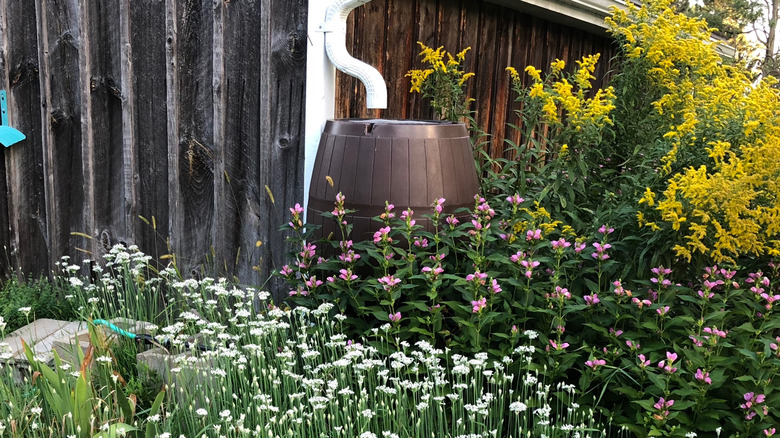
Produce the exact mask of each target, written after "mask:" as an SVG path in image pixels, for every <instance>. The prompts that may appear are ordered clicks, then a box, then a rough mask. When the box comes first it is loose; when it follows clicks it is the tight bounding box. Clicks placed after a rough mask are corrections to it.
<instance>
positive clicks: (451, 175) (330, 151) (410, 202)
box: [307, 119, 479, 241]
mask: <svg viewBox="0 0 780 438" xmlns="http://www.w3.org/2000/svg"><path fill="white" fill-rule="evenodd" d="M328 176H329V177H330V178H331V179H332V180H333V187H331V185H330V183H329V182H328V181H327V178H326V177H328ZM338 192H342V193H343V194H344V196H345V198H346V201H345V203H346V207H347V208H348V209H351V210H356V213H353V214H351V215H350V216H349V217H348V218H347V221H348V222H350V223H352V225H353V230H352V234H351V236H350V238H351V239H352V240H354V241H361V240H366V239H369V238H371V236H372V235H373V233H374V232H375V231H376V230H378V229H379V228H380V227H381V223H380V222H376V221H373V220H372V218H373V217H375V216H378V215H380V214H381V213H382V212H383V211H384V208H385V201H387V202H390V203H391V204H393V205H395V213H396V217H400V213H401V211H402V210H404V209H406V208H407V207H409V208H411V209H412V210H414V216H413V217H414V218H415V220H416V221H417V223H418V224H420V225H422V226H424V227H426V228H427V229H429V230H430V229H431V225H430V223H429V221H428V220H427V219H425V218H423V217H422V215H423V214H429V213H431V212H432V208H431V205H432V204H433V202H434V200H435V199H438V198H444V199H445V200H446V202H445V203H444V212H445V213H451V212H454V211H455V210H457V209H459V208H461V207H467V208H472V207H473V206H474V195H476V194H477V193H478V192H479V181H478V179H477V169H476V166H475V164H474V158H473V153H472V148H471V142H470V140H469V135H468V131H467V130H466V126H465V125H464V124H462V123H450V122H435V121H417V120H383V119H344V120H330V121H328V122H327V123H326V124H325V129H324V132H323V133H322V137H321V138H320V144H319V149H318V150H317V157H316V159H315V162H314V171H313V173H312V179H311V186H310V190H309V203H308V209H307V221H308V222H309V223H311V224H315V225H320V226H321V227H322V228H321V229H320V232H318V233H316V234H315V236H314V238H315V239H317V238H321V237H327V236H329V235H330V234H331V233H334V238H335V239H340V238H341V236H340V235H338V233H336V231H337V227H336V223H335V221H334V220H333V219H330V218H324V217H323V216H322V212H326V211H327V212H330V211H332V210H333V207H334V202H335V200H336V194H337V193H338Z"/></svg>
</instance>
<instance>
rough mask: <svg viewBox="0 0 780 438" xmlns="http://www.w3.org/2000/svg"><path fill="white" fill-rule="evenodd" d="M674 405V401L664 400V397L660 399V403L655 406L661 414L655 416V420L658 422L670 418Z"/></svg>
mask: <svg viewBox="0 0 780 438" xmlns="http://www.w3.org/2000/svg"><path fill="white" fill-rule="evenodd" d="M673 405H674V400H664V398H663V397H661V398H659V399H658V402H656V404H654V405H653V407H654V408H656V409H657V410H658V411H659V412H658V413H657V414H654V415H653V418H655V419H657V420H663V419H664V418H666V417H668V416H669V410H668V409H669V408H671V407H672V406H673Z"/></svg>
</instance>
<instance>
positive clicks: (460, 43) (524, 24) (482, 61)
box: [336, 0, 614, 157]
mask: <svg viewBox="0 0 780 438" xmlns="http://www.w3.org/2000/svg"><path fill="white" fill-rule="evenodd" d="M417 41H420V42H422V43H424V44H425V45H427V46H428V47H433V48H437V47H439V46H444V48H445V50H447V51H450V52H452V53H457V52H459V51H461V50H463V49H465V48H466V47H471V51H469V52H468V54H467V56H466V62H465V64H464V69H465V71H468V72H474V73H475V74H476V76H475V77H474V78H472V79H471V80H469V81H468V89H467V95H468V96H469V97H472V98H474V99H475V102H474V103H473V104H472V106H471V109H472V110H475V111H476V120H477V122H478V124H479V127H480V128H481V129H482V130H483V131H485V132H487V133H490V134H492V141H491V142H490V143H489V144H488V145H486V147H487V148H488V149H489V150H488V152H489V153H490V154H491V156H493V157H499V156H502V155H503V153H504V147H503V144H504V143H503V139H504V138H508V139H511V140H513V141H515V142H518V140H519V136H520V134H519V133H518V132H516V131H515V130H512V129H509V128H508V127H507V124H508V123H512V124H515V125H517V124H518V122H519V120H518V117H517V115H516V114H515V109H516V106H515V105H514V103H515V102H514V98H515V96H514V95H513V93H512V92H511V90H510V82H511V81H510V77H509V74H508V73H507V72H506V67H508V66H512V67H515V68H517V70H518V71H522V70H523V69H524V68H525V67H526V66H528V65H533V66H535V67H537V68H541V69H543V70H548V69H549V65H550V63H551V62H552V61H554V60H555V59H562V60H564V61H566V63H567V71H571V68H572V67H573V66H575V62H574V61H575V60H578V59H581V58H582V56H585V55H590V54H594V53H600V54H601V60H600V62H599V64H598V67H597V70H596V72H595V74H594V76H595V77H596V78H598V80H597V81H596V83H595V84H594V85H595V87H597V88H598V87H600V86H601V85H602V83H603V82H604V81H603V80H602V79H603V78H605V77H606V76H607V74H608V72H609V60H610V58H611V57H612V56H613V53H614V48H613V47H612V43H611V40H610V39H609V37H608V35H607V34H606V32H604V33H603V34H602V35H596V34H593V33H589V32H586V31H583V30H579V29H576V28H572V27H569V26H565V25H561V24H556V23H553V22H550V21H546V20H544V19H541V18H538V17H534V16H531V15H528V14H526V13H523V12H519V11H516V10H512V9H507V8H505V7H502V6H497V5H494V4H492V3H487V2H481V1H475V0H373V1H372V2H371V3H368V4H366V5H364V6H361V7H360V8H358V9H356V10H355V11H354V12H353V13H352V14H351V15H350V18H349V21H348V23H347V44H348V50H349V51H350V53H351V54H352V55H353V56H355V57H356V58H358V59H360V60H362V61H365V62H367V63H368V64H371V65H373V66H375V67H376V68H377V69H378V70H379V71H380V72H381V73H382V74H383V76H384V78H385V82H386V83H387V87H388V108H387V109H386V110H366V103H365V102H366V100H365V88H364V87H363V85H362V84H361V83H360V82H359V81H358V80H356V79H354V78H352V77H349V76H346V75H344V74H341V73H339V74H338V76H337V98H336V102H337V104H336V117H338V118H362V117H383V118H390V119H431V118H432V117H433V112H432V111H431V110H430V107H429V105H428V103H427V101H422V102H421V99H420V95H419V94H417V93H415V94H411V93H409V88H410V82H409V78H407V77H405V75H406V73H407V72H408V71H409V70H412V69H419V68H423V66H422V64H421V63H420V57H419V53H420V46H419V45H418V44H417ZM523 77H524V78H525V79H528V78H527V76H526V75H523Z"/></svg>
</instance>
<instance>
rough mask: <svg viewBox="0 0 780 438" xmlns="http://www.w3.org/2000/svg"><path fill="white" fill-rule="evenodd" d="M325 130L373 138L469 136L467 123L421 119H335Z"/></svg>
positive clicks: (453, 137)
mask: <svg viewBox="0 0 780 438" xmlns="http://www.w3.org/2000/svg"><path fill="white" fill-rule="evenodd" d="M323 133H325V134H329V135H337V136H340V135H348V136H357V137H372V138H437V139H442V138H449V139H457V138H467V137H468V136H469V135H468V130H467V129H466V125H465V124H464V123H457V122H449V121H443V120H417V119H403V120H398V119H376V118H367V119H331V120H328V121H327V122H326V123H325V129H324V130H323Z"/></svg>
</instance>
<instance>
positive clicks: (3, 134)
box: [0, 90, 27, 147]
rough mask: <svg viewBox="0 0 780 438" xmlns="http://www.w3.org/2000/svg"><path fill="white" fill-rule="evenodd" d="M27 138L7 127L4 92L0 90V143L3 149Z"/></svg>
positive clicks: (6, 105) (6, 106) (6, 108)
mask: <svg viewBox="0 0 780 438" xmlns="http://www.w3.org/2000/svg"><path fill="white" fill-rule="evenodd" d="M25 138H27V136H26V135H24V134H22V133H21V132H19V130H17V129H14V128H12V127H10V126H8V104H7V103H6V95H5V90H0V143H2V144H3V146H5V147H9V146H11V145H13V144H16V143H19V142H20V141H22V140H24V139H25Z"/></svg>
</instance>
